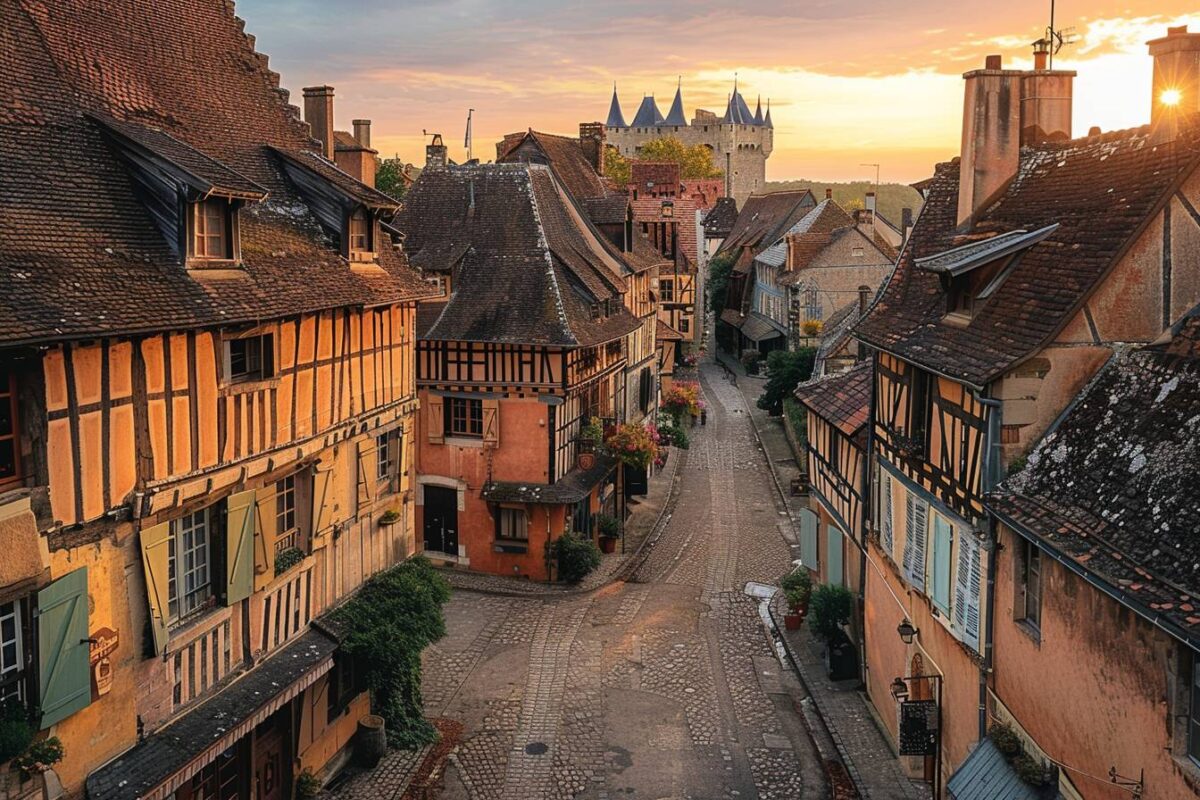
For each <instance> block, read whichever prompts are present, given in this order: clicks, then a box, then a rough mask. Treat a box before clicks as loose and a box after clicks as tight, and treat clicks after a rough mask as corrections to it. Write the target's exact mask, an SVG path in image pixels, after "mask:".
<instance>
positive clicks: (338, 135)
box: [333, 131, 379, 153]
mask: <svg viewBox="0 0 1200 800" xmlns="http://www.w3.org/2000/svg"><path fill="white" fill-rule="evenodd" d="M333 149H334V150H365V151H367V152H368V153H377V152H379V151H378V150H375V149H374V148H372V147H363V146H362V144H360V143H359V141H358V139H355V138H354V134H352V133H349V132H348V131H334V132H333Z"/></svg>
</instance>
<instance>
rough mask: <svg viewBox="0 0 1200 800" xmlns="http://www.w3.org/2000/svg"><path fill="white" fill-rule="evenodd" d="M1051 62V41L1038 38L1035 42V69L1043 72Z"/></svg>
mask: <svg viewBox="0 0 1200 800" xmlns="http://www.w3.org/2000/svg"><path fill="white" fill-rule="evenodd" d="M1049 63H1050V42H1049V41H1048V40H1046V39H1038V40H1037V41H1036V42H1034V43H1033V71H1034V72H1041V71H1042V70H1044V69H1046V67H1047V66H1048V65H1049Z"/></svg>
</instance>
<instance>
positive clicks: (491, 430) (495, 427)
mask: <svg viewBox="0 0 1200 800" xmlns="http://www.w3.org/2000/svg"><path fill="white" fill-rule="evenodd" d="M483 443H484V444H485V445H491V446H492V447H496V446H498V445H499V444H500V401H499V400H496V399H495V398H484V400H483Z"/></svg>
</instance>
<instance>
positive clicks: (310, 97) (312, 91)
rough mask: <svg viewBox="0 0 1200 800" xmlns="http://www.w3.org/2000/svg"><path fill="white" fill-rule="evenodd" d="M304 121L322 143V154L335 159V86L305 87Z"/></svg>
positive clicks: (314, 136)
mask: <svg viewBox="0 0 1200 800" xmlns="http://www.w3.org/2000/svg"><path fill="white" fill-rule="evenodd" d="M304 121H305V122H307V123H308V127H309V128H310V129H311V130H312V137H313V138H314V139H316V140H317V141H319V142H320V143H321V154H322V155H324V156H325V157H326V158H328V159H329V160H330V161H332V160H333V87H332V86H309V87H306V88H305V89H304Z"/></svg>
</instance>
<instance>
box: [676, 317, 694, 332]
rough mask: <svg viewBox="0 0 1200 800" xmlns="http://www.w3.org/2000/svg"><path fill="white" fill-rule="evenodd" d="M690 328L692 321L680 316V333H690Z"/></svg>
mask: <svg viewBox="0 0 1200 800" xmlns="http://www.w3.org/2000/svg"><path fill="white" fill-rule="evenodd" d="M691 330H692V321H691V320H690V319H688V318H687V317H680V318H679V332H680V333H690V332H691Z"/></svg>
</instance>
